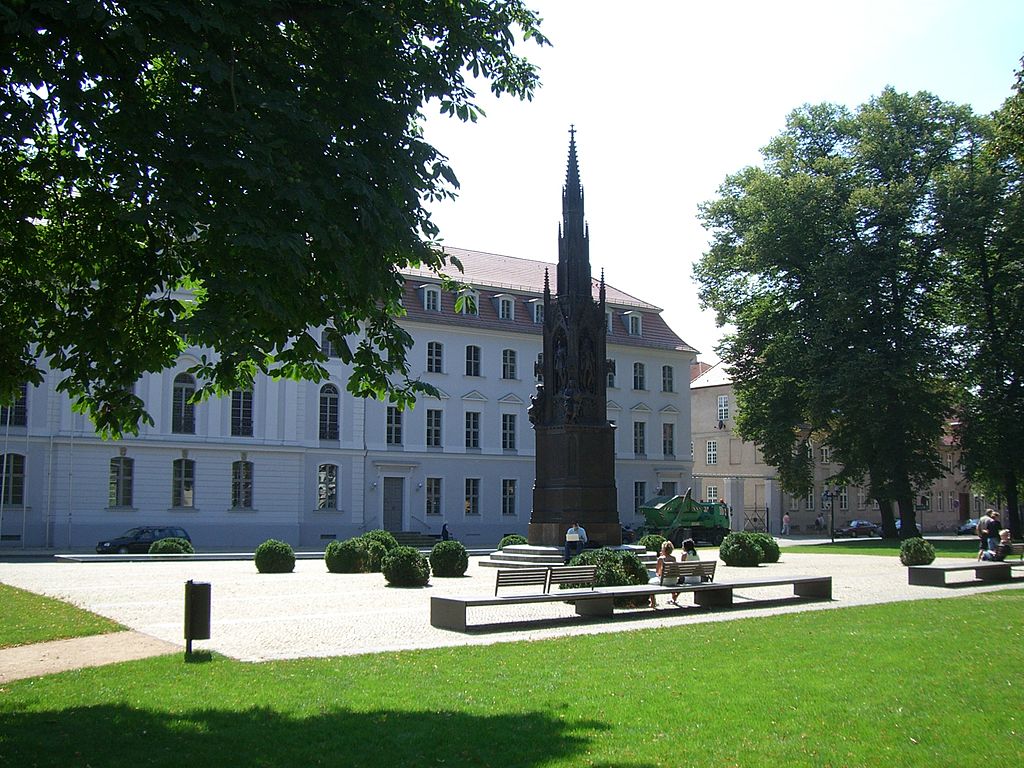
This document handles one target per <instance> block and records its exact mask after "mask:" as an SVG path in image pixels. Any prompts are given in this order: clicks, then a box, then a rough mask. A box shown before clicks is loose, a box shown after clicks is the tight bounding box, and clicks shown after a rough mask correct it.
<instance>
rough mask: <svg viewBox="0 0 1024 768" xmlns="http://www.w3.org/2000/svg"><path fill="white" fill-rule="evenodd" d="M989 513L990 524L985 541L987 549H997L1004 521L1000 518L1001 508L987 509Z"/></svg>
mask: <svg viewBox="0 0 1024 768" xmlns="http://www.w3.org/2000/svg"><path fill="white" fill-rule="evenodd" d="M987 511H988V514H989V518H988V525H987V526H986V533H987V534H988V535H987V541H986V542H985V549H995V548H996V546H997V545H998V544H999V532H1000V531H1001V530H1002V528H1003V524H1002V521H1001V520H1000V519H999V510H998V509H990V510H987Z"/></svg>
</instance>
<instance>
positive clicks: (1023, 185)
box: [941, 68, 1024, 538]
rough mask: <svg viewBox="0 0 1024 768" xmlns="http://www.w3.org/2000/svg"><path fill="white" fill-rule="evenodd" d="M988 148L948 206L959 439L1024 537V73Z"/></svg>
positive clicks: (948, 195)
mask: <svg viewBox="0 0 1024 768" xmlns="http://www.w3.org/2000/svg"><path fill="white" fill-rule="evenodd" d="M1014 91H1015V92H1014V94H1013V95H1012V96H1011V97H1010V99H1008V100H1007V101H1006V103H1005V104H1004V105H1003V107H1002V108H1001V109H1000V110H999V111H998V112H997V113H996V114H995V115H994V116H993V119H992V121H991V123H990V124H989V125H988V126H987V128H988V131H987V132H986V134H985V140H984V141H980V142H978V144H977V145H976V146H975V147H972V151H971V152H970V153H969V154H968V155H967V156H966V157H965V158H964V160H963V162H962V163H960V164H958V165H957V166H955V167H952V168H950V169H949V170H948V172H947V173H946V175H945V178H944V184H943V187H942V190H941V191H942V193H943V195H942V198H941V213H942V220H943V230H944V234H945V235H946V238H947V240H946V247H947V248H948V249H949V251H950V253H951V254H952V257H953V259H954V264H955V271H956V273H957V275H958V278H957V279H956V280H954V281H953V282H952V287H953V292H954V297H955V301H954V307H955V310H956V313H955V317H956V320H957V328H958V334H957V339H958V343H959V346H958V354H957V355H956V367H955V369H954V374H955V375H957V377H958V379H959V381H960V382H961V385H962V395H961V398H962V400H961V404H960V426H959V430H958V438H959V442H960V446H961V448H962V457H963V461H964V465H965V469H966V471H967V474H968V476H969V477H970V478H971V480H972V482H973V483H975V484H976V485H978V486H981V487H985V488H988V489H990V490H995V491H996V494H997V495H1000V496H1002V497H1004V498H1005V499H1006V500H1007V505H1008V507H1009V511H1010V514H1009V520H1008V522H1009V526H1010V529H1011V531H1012V532H1013V536H1014V537H1017V538H1019V537H1020V536H1021V535H1022V528H1021V518H1020V512H1019V492H1020V485H1021V482H1022V480H1024V346H1022V345H1021V343H1020V339H1021V338H1022V336H1024V248H1022V244H1024V68H1022V69H1021V70H1020V71H1018V73H1017V83H1016V86H1015V89H1014Z"/></svg>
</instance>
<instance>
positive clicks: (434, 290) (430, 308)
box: [423, 285, 441, 312]
mask: <svg viewBox="0 0 1024 768" xmlns="http://www.w3.org/2000/svg"><path fill="white" fill-rule="evenodd" d="M423 309H425V310H426V311H427V312H440V311H441V289H440V288H438V287H437V286H435V285H428V286H425V287H424V288H423Z"/></svg>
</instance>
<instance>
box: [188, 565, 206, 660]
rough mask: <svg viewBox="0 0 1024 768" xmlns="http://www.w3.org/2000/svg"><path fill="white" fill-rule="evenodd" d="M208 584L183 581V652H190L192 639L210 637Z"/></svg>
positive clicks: (190, 580)
mask: <svg viewBox="0 0 1024 768" xmlns="http://www.w3.org/2000/svg"><path fill="white" fill-rule="evenodd" d="M210 594H211V592H210V585H209V583H207V582H202V581H192V579H189V580H188V581H186V582H185V653H189V654H190V653H192V641H193V640H209V639H210Z"/></svg>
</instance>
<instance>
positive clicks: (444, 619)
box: [430, 560, 832, 632]
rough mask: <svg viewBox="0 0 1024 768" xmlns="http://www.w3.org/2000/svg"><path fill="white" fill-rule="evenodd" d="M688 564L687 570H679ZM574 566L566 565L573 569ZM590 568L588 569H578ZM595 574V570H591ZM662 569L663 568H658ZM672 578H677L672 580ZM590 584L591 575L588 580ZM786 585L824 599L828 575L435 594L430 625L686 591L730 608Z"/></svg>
mask: <svg viewBox="0 0 1024 768" xmlns="http://www.w3.org/2000/svg"><path fill="white" fill-rule="evenodd" d="M676 565H678V566H684V567H683V568H680V569H678V570H679V571H680V572H682V573H683V574H684V575H685V574H687V573H689V572H692V573H691V575H696V574H698V573H701V574H703V573H709V574H711V575H713V574H714V566H715V561H713V560H709V561H694V562H691V563H689V564H687V563H685V562H684V563H677V564H676ZM685 566H689V567H685ZM573 567H579V566H566V567H565V568H573ZM583 567H590V568H592V567H593V566H583ZM565 568H551V569H550V570H551V573H550V574H549V575H548V579H549V582H548V585H549V586H550V584H551V583H552V582H551V579H552V578H553V579H555V583H557V582H558V579H559V578H561V577H562V576H563V575H566V576H567V577H568V575H567V574H563V573H559V572H561V571H564V570H565ZM594 570H595V571H596V569H594ZM663 570H664V569H663ZM676 578H678V576H677V577H676ZM566 583H569V584H579V583H585V582H583V581H581V579H580V574H572V578H571V580H568V581H566ZM590 583H591V585H592V584H593V577H591V582H590ZM788 584H791V585H792V586H793V593H794V595H796V596H797V597H806V598H814V599H825V600H829V599H831V598H832V577H831V576H789V577H780V578H774V579H772V578H769V579H751V580H748V581H736V582H711V581H707V582H702V583H700V584H673V583H671V582H670V581H668V580H667V579H666V583H665V584H638V585H626V586H620V587H593V586H591V587H590V588H583V589H558V590H551V591H546V592H543V593H539V594H527V595H502V596H497V595H495V596H493V597H492V596H489V595H483V596H480V595H469V596H465V597H443V596H435V597H431V598H430V623H431V625H432V626H435V627H439V628H441V629H451V630H455V631H458V632H465V631H466V611H467V609H469V608H475V607H479V606H495V605H525V604H530V603H553V602H568V603H572V604H573V606H574V607H575V610H576V613H577V614H578V615H580V616H599V617H608V616H611V615H613V614H614V612H615V598H617V597H641V598H644V597H650V596H651V595H666V594H672V593H674V592H678V593H680V594H682V593H686V592H691V593H693V596H694V601H695V603H696V604H697V605H699V606H709V607H710V606H715V607H717V606H724V605H732V601H733V592H734V590H737V589H757V588H759V587H774V586H784V585H788Z"/></svg>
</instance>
